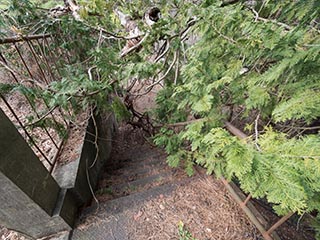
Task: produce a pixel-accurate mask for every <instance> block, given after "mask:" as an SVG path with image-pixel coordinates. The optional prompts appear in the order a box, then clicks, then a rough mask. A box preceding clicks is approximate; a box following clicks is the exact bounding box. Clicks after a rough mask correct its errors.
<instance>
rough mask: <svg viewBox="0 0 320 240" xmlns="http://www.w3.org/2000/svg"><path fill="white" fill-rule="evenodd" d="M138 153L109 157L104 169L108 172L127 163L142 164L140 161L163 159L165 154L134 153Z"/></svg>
mask: <svg viewBox="0 0 320 240" xmlns="http://www.w3.org/2000/svg"><path fill="white" fill-rule="evenodd" d="M136 154H138V155H134V154H131V155H129V156H127V157H123V156H121V157H120V158H115V157H113V158H112V159H110V161H109V164H108V165H107V166H106V168H105V171H106V172H110V171H114V170H116V169H119V168H122V167H124V166H127V165H135V164H142V163H149V162H153V161H154V160H155V159H162V160H163V161H165V159H166V154H165V153H163V152H154V151H152V152H149V153H147V152H146V153H145V155H141V156H140V153H136Z"/></svg>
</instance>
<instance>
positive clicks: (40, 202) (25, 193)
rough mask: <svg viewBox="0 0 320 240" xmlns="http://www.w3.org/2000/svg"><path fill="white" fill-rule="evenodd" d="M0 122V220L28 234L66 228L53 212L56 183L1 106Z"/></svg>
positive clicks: (64, 223)
mask: <svg viewBox="0 0 320 240" xmlns="http://www.w3.org/2000/svg"><path fill="white" fill-rule="evenodd" d="M0 126H1V127H0V186H1V194H0V222H1V224H2V225H4V226H5V227H7V228H10V229H15V230H17V231H20V232H24V233H26V234H28V235H30V236H32V237H40V236H43V235H46V234H51V233H53V232H55V231H57V230H66V229H70V226H68V224H67V223H66V222H65V221H64V220H63V219H62V218H61V217H60V216H53V214H54V211H57V210H56V208H57V204H56V203H57V200H58V198H59V196H60V193H61V192H60V187H59V185H58V184H57V183H56V181H55V180H54V179H53V178H52V177H51V175H50V174H49V173H48V171H47V170H46V168H45V167H44V166H43V165H42V163H41V162H40V161H39V159H38V158H37V157H36V155H35V154H34V153H33V151H32V150H31V149H30V147H29V146H28V144H27V143H26V142H25V140H24V139H23V138H22V136H21V135H20V134H19V132H18V131H17V130H16V128H15V126H14V125H13V124H12V123H11V122H10V120H9V119H8V118H7V117H6V116H5V114H4V113H3V112H2V110H1V109H0ZM58 212H59V211H58Z"/></svg>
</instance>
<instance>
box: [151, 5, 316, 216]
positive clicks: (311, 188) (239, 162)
mask: <svg viewBox="0 0 320 240" xmlns="http://www.w3.org/2000/svg"><path fill="white" fill-rule="evenodd" d="M188 11H189V12H191V13H192V14H193V15H194V16H196V17H197V19H199V20H198V21H197V23H196V25H195V26H194V28H193V31H194V34H195V35H196V36H198V37H199V39H198V41H197V42H196V43H195V44H193V45H191V46H190V47H189V48H188V49H187V50H186V52H184V54H185V55H186V58H188V61H187V62H186V64H184V65H183V66H182V68H181V74H180V77H179V79H178V80H179V81H178V83H177V84H176V85H174V86H173V85H170V84H168V85H169V86H167V87H166V88H165V89H164V90H163V91H162V92H160V94H159V95H158V99H157V100H158V104H159V107H158V115H157V116H158V117H159V119H160V120H162V121H163V122H164V123H174V122H179V121H180V122H181V121H186V120H187V116H196V118H200V119H202V120H201V121H195V122H193V123H192V122H191V123H190V124H188V125H187V126H186V127H185V128H183V129H180V130H179V131H178V132H177V131H174V130H171V129H170V128H166V129H162V130H161V131H160V133H159V134H158V135H157V136H156V138H155V142H156V144H158V145H160V146H164V147H165V149H166V151H167V152H168V154H169V157H168V162H169V165H171V166H178V165H179V164H183V165H184V166H186V169H187V172H188V173H192V170H190V169H191V167H190V166H192V165H193V164H194V163H197V164H200V165H202V166H204V167H205V168H207V171H208V174H211V173H215V174H216V175H217V176H221V175H223V176H225V177H227V178H228V179H233V178H237V179H238V180H239V182H240V184H241V187H242V189H243V190H244V191H245V192H248V193H251V194H252V195H253V196H254V197H257V198H262V197H266V198H267V199H268V201H269V202H271V203H273V204H274V208H275V210H276V211H277V213H279V214H286V213H288V212H298V213H300V214H301V213H303V212H305V211H307V212H310V211H312V210H315V209H316V210H318V211H319V210H320V198H319V196H320V194H319V193H320V192H319V190H320V189H319V186H320V178H319V176H320V171H319V170H320V136H319V133H318V130H317V129H319V119H320V112H319V111H320V80H319V76H320V57H319V56H320V55H319V51H320V35H319V34H320V28H319V22H318V21H319V17H320V1H316V0H314V1H307V2H305V1H281V2H279V1H256V2H255V3H254V4H253V5H250V4H249V1H239V2H237V3H234V4H223V2H221V1H203V2H202V4H200V5H199V6H194V7H193V8H191V9H189V10H188ZM167 95H170V96H171V98H167V97H165V96H167ZM237 107H238V108H239V107H240V108H241V109H243V111H242V113H240V114H239V115H238V119H237V120H236V121H240V122H241V121H244V122H247V123H248V124H249V125H250V124H251V129H252V128H253V125H255V122H254V119H255V118H256V117H257V116H258V117H257V118H259V117H260V118H259V119H258V120H261V121H260V124H259V126H255V127H259V129H260V133H259V134H255V132H254V133H253V134H252V135H251V136H249V137H248V139H246V140H245V141H244V140H239V139H237V138H236V137H233V136H231V135H230V133H229V132H227V131H226V130H224V129H223V128H222V127H223V123H224V122H225V121H226V120H228V119H229V118H230V112H232V110H233V109H235V108H237ZM258 114H259V115H258ZM250 117H251V119H252V117H254V118H253V120H251V122H250ZM280 126H286V127H287V128H286V129H284V128H282V127H280ZM308 126H311V128H312V126H317V127H315V128H314V129H315V131H311V132H309V134H307V133H306V132H305V131H294V130H296V129H304V128H303V127H306V128H305V129H304V130H307V129H308V128H307V127H308ZM249 129H250V127H249ZM261 129H262V131H261ZM284 130H285V131H284ZM292 132H294V134H292ZM297 133H298V134H297Z"/></svg>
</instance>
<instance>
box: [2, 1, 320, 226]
mask: <svg viewBox="0 0 320 240" xmlns="http://www.w3.org/2000/svg"><path fill="white" fill-rule="evenodd" d="M47 2H48V1H46V3H47ZM22 3H23V4H22ZM24 4H26V5H24ZM78 4H79V6H80V11H79V14H80V16H81V21H76V20H74V19H73V17H72V16H71V15H70V14H69V15H66V16H62V17H61V18H59V19H52V18H48V17H47V15H45V14H44V13H43V12H41V11H36V10H35V9H36V8H35V7H34V6H36V4H34V3H31V1H30V2H29V1H21V2H20V1H18V2H17V1H12V4H11V5H12V6H13V7H12V6H10V7H9V9H8V11H6V12H5V14H3V15H1V16H0V25H1V29H13V28H12V27H15V28H14V29H18V30H19V31H21V32H23V33H25V34H28V33H29V31H31V29H33V30H34V29H35V28H32V27H30V26H32V24H34V25H36V24H38V23H39V22H40V23H41V24H40V25H36V26H37V28H36V29H38V30H37V31H38V32H35V33H43V32H51V33H55V34H57V36H60V38H59V37H57V38H56V41H55V44H57V46H59V47H61V48H63V49H65V50H66V51H68V52H70V53H71V55H70V57H71V58H70V59H69V60H70V63H69V64H67V65H70V66H64V68H63V69H64V70H63V72H62V75H63V76H62V81H59V82H55V83H52V84H51V85H50V86H49V88H48V89H47V91H43V92H42V96H43V97H44V98H46V99H47V101H48V102H49V103H50V105H53V106H54V105H56V104H59V105H62V106H64V105H67V103H66V102H71V103H72V104H73V106H74V107H75V108H86V107H88V106H90V105H95V106H98V107H101V108H103V107H106V105H107V106H108V107H110V106H109V101H108V97H107V96H108V95H111V93H114V92H116V94H118V95H120V96H121V94H122V92H121V91H122V90H121V89H122V87H123V86H124V85H126V84H127V83H128V81H130V79H133V78H137V79H139V80H143V79H153V80H154V81H157V80H158V79H160V80H161V77H163V76H164V77H163V79H162V80H163V81H160V83H161V84H163V86H164V87H163V88H162V90H161V91H160V92H159V93H158V96H157V109H156V110H155V112H154V116H153V117H154V118H156V120H157V122H158V123H160V124H161V125H162V126H164V127H163V128H162V129H160V130H159V132H158V133H157V134H156V135H155V137H154V141H155V143H156V144H157V145H159V146H163V147H164V149H165V150H166V152H167V153H168V156H169V157H168V159H167V161H168V164H169V165H170V166H172V167H177V166H180V165H182V166H184V167H185V168H186V171H187V173H188V174H189V175H192V174H193V166H194V165H195V164H199V165H201V166H204V167H205V168H206V169H207V172H208V174H213V173H214V174H215V175H216V176H224V177H227V178H228V179H229V180H231V179H237V180H238V181H239V183H240V185H241V188H242V189H243V190H244V191H245V192H247V193H251V194H252V196H254V197H257V198H262V197H265V198H266V199H267V200H268V201H269V202H270V203H272V204H273V206H274V209H275V210H276V211H277V213H279V214H287V213H289V212H298V213H299V214H302V213H304V212H311V211H314V210H316V211H319V210H320V135H319V122H320V80H319V76H320V57H319V56H320V54H319V53H320V24H319V21H320V1H319V0H309V1H305V0H296V1H292V0H283V1H276V0H267V1H261V0H256V1H246V0H239V1H227V0H226V1H219V0H203V1H180V0H172V1H170V2H168V1H161V0H159V1H146V0H140V1H105V0H91V1H84V0H83V1H82V0H79V1H78ZM155 4H156V5H157V6H158V7H159V8H160V9H161V13H162V19H161V20H160V21H159V22H157V23H156V24H155V25H154V26H153V27H152V28H148V27H146V26H144V25H143V24H140V23H139V27H140V29H141V30H142V31H145V32H148V35H147V37H146V38H145V40H144V41H143V42H142V44H141V45H142V48H141V50H140V51H136V52H133V53H131V54H128V55H127V56H126V57H124V58H120V57H119V53H120V51H121V49H122V48H123V46H124V45H125V44H126V41H125V40H124V39H123V38H121V37H120V38H117V37H114V36H111V35H110V34H108V32H111V33H114V34H115V35H117V36H126V34H127V33H125V32H124V31H123V27H121V26H120V22H119V20H118V19H117V17H116V15H115V13H114V12H113V10H114V9H115V8H117V9H119V10H121V11H123V12H124V13H126V14H129V15H130V16H132V17H133V18H134V19H138V18H139V17H142V16H143V14H144V12H145V11H146V9H147V8H148V7H150V6H153V5H155ZM30 6H33V7H30ZM22 11H25V12H26V11H28V14H27V15H26V14H25V15H21V14H19V13H20V12H22ZM27 23H28V24H27ZM3 26H4V27H6V28H2V27H3ZM39 26H40V27H39ZM101 28H103V30H104V31H102V30H101ZM10 31H11V30H10ZM10 31H9V30H8V31H3V30H1V31H0V34H1V35H9V34H10V33H12V32H10ZM159 40H161V41H162V43H163V42H166V43H167V45H165V47H164V49H167V50H165V53H164V55H163V57H162V58H161V59H160V60H159V61H155V62H153V61H150V55H152V53H153V51H154V43H155V42H157V41H159ZM58 64H59V62H58ZM91 67H94V68H93V69H94V70H92V72H93V75H94V76H95V77H94V79H95V81H92V79H91V78H90V77H89V76H88V69H90V68H91ZM97 76H99V77H97ZM14 89H17V87H16V86H9V85H1V86H0V91H2V92H3V93H4V94H8V93H9V92H10V91H12V90H14ZM21 89H24V88H21ZM119 89H120V91H119ZM24 91H25V90H24ZM25 92H26V93H27V92H28V91H25ZM29 92H31V93H32V94H34V92H37V91H35V90H34V91H29ZM53 93H54V94H53ZM119 93H120V94H119ZM37 94H41V93H38V92H37ZM37 96H38V95H37ZM111 108H113V110H114V111H116V112H118V113H119V114H118V115H117V117H118V118H119V119H121V118H122V119H126V118H128V117H130V115H129V114H128V112H127V111H126V110H125V108H124V105H123V103H122V102H121V101H119V98H118V97H117V98H115V100H114V102H113V104H111ZM230 120H233V121H235V123H238V125H239V127H240V128H241V130H246V133H247V134H248V138H247V139H244V140H240V139H238V138H236V137H234V136H232V135H231V134H230V133H229V132H228V131H226V130H225V129H224V123H225V121H230ZM177 123H178V124H177ZM182 227H183V226H182Z"/></svg>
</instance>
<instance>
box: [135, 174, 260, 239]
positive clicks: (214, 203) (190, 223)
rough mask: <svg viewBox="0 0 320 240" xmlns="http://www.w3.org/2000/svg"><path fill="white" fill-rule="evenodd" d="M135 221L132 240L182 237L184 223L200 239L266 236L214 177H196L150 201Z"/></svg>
mask: <svg viewBox="0 0 320 240" xmlns="http://www.w3.org/2000/svg"><path fill="white" fill-rule="evenodd" d="M134 220H135V221H136V222H137V224H134V225H133V226H135V227H134V228H133V229H132V236H133V237H132V239H137V240H145V239H150V240H151V239H154V240H156V239H157V240H162V239H163V240H167V239H177V240H178V239H181V238H179V237H181V236H182V235H181V234H180V235H179V225H180V227H181V226H182V225H181V224H183V226H184V228H183V232H184V233H186V232H189V233H190V234H191V235H192V237H194V238H195V239H197V240H209V239H210V240H231V239H232V240H259V239H263V238H262V237H261V235H260V234H259V233H258V230H257V229H256V228H255V226H254V225H253V224H251V223H250V221H249V220H248V219H247V217H246V216H245V215H244V213H243V212H242V210H241V209H240V208H239V206H238V205H237V204H236V203H235V202H234V201H233V199H232V198H231V196H230V195H229V193H228V192H227V191H226V190H225V188H224V186H223V184H222V183H221V182H220V181H219V180H215V179H214V178H213V177H212V176H204V175H202V177H198V178H194V180H193V181H191V182H189V183H188V184H185V185H184V186H182V187H180V188H178V189H177V190H176V191H174V192H173V193H172V194H171V195H170V196H167V197H164V196H160V197H159V198H157V199H155V200H152V201H149V202H147V203H146V204H145V205H144V206H143V207H142V208H141V209H140V210H139V211H138V212H137V213H136V215H135V216H134ZM185 239H187V238H185ZM190 239H191V238H190Z"/></svg>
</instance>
